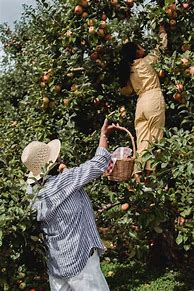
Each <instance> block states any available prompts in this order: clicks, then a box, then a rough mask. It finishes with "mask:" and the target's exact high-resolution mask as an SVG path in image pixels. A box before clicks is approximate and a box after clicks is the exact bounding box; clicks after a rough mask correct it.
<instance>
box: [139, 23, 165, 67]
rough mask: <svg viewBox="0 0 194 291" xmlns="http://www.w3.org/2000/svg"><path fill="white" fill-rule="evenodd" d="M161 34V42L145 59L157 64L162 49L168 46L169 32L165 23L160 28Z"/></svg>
mask: <svg viewBox="0 0 194 291" xmlns="http://www.w3.org/2000/svg"><path fill="white" fill-rule="evenodd" d="M159 36H160V43H159V44H158V45H157V46H156V48H155V49H153V50H152V51H151V52H150V54H148V55H147V56H146V57H145V58H144V59H145V60H146V61H147V62H149V63H150V64H151V65H152V64H155V63H156V62H157V61H158V59H159V57H160V54H161V51H163V50H165V49H166V48H167V44H168V40H167V33H166V30H165V27H164V25H163V24H161V25H160V28H159Z"/></svg>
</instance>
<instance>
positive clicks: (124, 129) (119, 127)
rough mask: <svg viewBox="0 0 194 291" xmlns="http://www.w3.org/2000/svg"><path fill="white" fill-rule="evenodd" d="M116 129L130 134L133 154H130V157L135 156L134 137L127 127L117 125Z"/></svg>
mask: <svg viewBox="0 0 194 291" xmlns="http://www.w3.org/2000/svg"><path fill="white" fill-rule="evenodd" d="M117 129H119V130H122V131H125V132H127V133H128V135H129V136H130V138H131V142H132V147H133V156H132V158H135V157H136V147H135V142H134V137H133V136H132V134H131V133H130V131H129V130H128V129H126V128H125V127H122V126H120V125H117Z"/></svg>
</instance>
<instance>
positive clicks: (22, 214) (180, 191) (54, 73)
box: [0, 0, 194, 290]
mask: <svg viewBox="0 0 194 291" xmlns="http://www.w3.org/2000/svg"><path fill="white" fill-rule="evenodd" d="M183 3H187V4H188V7H186V6H184V5H183ZM79 4H81V5H82V9H83V12H82V13H80V14H77V13H75V7H76V6H77V5H79ZM172 4H173V3H170V1H166V2H165V3H163V1H158V2H148V3H144V2H143V1H141V0H137V1H135V2H132V4H131V2H129V3H127V1H122V0H120V1H118V3H117V1H108V0H107V1H105V0H103V1H97V0H96V1H94V0H91V1H90V2H89V4H88V3H87V1H77V0H75V1H74V0H71V1H63V0H55V1H53V3H52V4H49V3H47V1H46V0H37V5H38V6H37V8H36V9H32V8H30V7H29V8H28V7H26V8H25V17H24V18H23V19H22V20H21V21H20V22H19V23H18V24H16V26H15V28H14V29H13V30H11V29H10V27H8V26H7V25H6V24H5V25H1V28H0V30H1V34H0V35H1V36H0V37H1V41H2V43H3V46H4V51H5V57H4V58H3V60H2V66H3V72H2V73H1V76H0V88H1V93H0V102H1V106H0V113H1V121H0V132H1V135H2V139H1V141H0V145H1V158H0V164H1V167H0V173H1V175H0V188H1V196H0V200H1V201H0V202H1V203H0V249H1V251H0V254H1V259H0V269H1V276H0V286H1V288H3V290H17V288H20V289H24V288H26V286H27V287H30V286H31V285H32V284H35V285H36V284H37V285H38V286H43V287H44V284H46V275H45V269H44V261H43V260H42V257H44V248H43V246H42V236H41V234H40V230H39V225H38V224H37V223H36V219H35V213H32V211H31V210H30V207H29V202H30V200H31V197H30V196H29V195H26V186H25V182H24V179H23V178H24V175H25V174H26V169H25V168H24V166H22V164H21V161H20V156H21V153H22V150H23V148H24V147H25V146H26V144H27V143H29V142H30V141H32V140H35V139H37V140H44V141H45V142H48V141H49V140H50V139H53V138H59V139H60V140H61V141H62V153H63V154H64V159H65V161H66V164H67V165H68V167H71V166H75V165H78V164H80V163H81V162H84V161H85V160H87V159H88V158H90V157H92V155H93V154H94V152H95V149H96V147H97V145H98V136H99V130H100V127H101V125H102V122H103V120H104V118H105V116H106V115H107V114H109V113H110V112H113V111H115V113H114V115H113V117H112V120H113V121H114V122H119V123H120V124H121V125H122V126H124V127H126V128H128V129H129V130H130V131H131V132H132V134H133V135H134V136H135V132H134V126H133V122H134V112H135V104H136V96H131V97H130V99H126V98H125V97H124V96H121V95H120V93H119V85H118V76H117V65H118V62H119V49H120V47H121V45H122V43H123V42H124V41H125V40H126V38H128V39H130V40H137V41H138V42H139V43H141V44H143V45H144V46H145V48H146V50H147V51H149V50H150V49H152V48H154V46H155V45H156V43H157V42H158V28H159V24H160V22H163V23H164V24H165V26H166V30H167V32H168V39H169V45H168V49H167V51H166V52H165V54H163V55H162V56H161V59H160V62H159V63H158V64H157V66H156V70H157V71H158V74H159V76H160V80H161V86H162V90H163V92H164V96H165V100H166V104H167V108H166V132H165V137H164V139H163V140H162V141H161V142H160V143H158V144H155V145H154V146H153V147H152V148H150V150H149V151H148V152H147V154H146V156H145V159H146V158H147V159H148V158H149V159H151V160H153V163H155V165H156V167H157V169H158V170H157V171H156V172H155V173H154V174H153V175H152V176H151V177H150V180H151V183H152V187H153V188H154V191H150V192H145V191H143V189H142V187H141V185H136V184H135V181H133V179H131V180H130V181H129V182H127V183H115V182H111V181H108V180H107V179H106V178H104V177H102V178H101V179H99V180H98V181H95V182H94V183H92V184H90V185H89V186H88V189H87V190H88V192H89V193H90V196H91V199H92V201H93V205H94V209H95V211H96V216H97V220H98V225H99V231H100V232H101V235H102V237H103V239H104V243H105V244H106V246H107V248H108V256H109V257H110V258H113V257H114V258H116V259H117V260H118V261H121V262H122V261H125V260H128V259H131V258H133V259H134V260H135V259H137V260H141V261H142V262H150V263H151V264H157V263H159V262H160V263H161V264H166V263H180V262H182V261H183V260H184V259H185V258H186V259H187V260H188V259H189V260H190V261H191V263H192V260H193V244H194V230H193V213H194V212H193V190H192V189H193V150H192V148H193V101H192V97H193V52H192V49H193V27H192V17H193V16H192V11H193V3H192V2H191V1H184V2H183V1H179V0H178V1H176V8H175V9H174V8H173V6H172ZM185 7H186V8H185ZM169 9H170V10H169ZM173 9H174V10H173ZM170 11H171V12H170ZM84 12H86V13H87V14H85V15H83V13H84ZM105 18H106V19H105ZM171 20H174V21H175V23H174V24H173V25H172V21H171ZM91 27H92V28H91ZM177 84H178V86H177ZM180 84H181V85H183V86H182V87H181V86H180ZM128 144H129V145H130V141H128V138H127V137H126V135H125V134H121V133H117V134H114V135H113V136H112V137H111V138H110V150H113V149H115V148H116V147H117V146H120V145H128ZM132 187H134V188H135V191H131V188H132ZM124 203H128V204H129V206H130V207H129V209H128V211H123V210H122V208H121V205H122V204H124ZM8 270H9V271H8ZM40 282H41V283H40ZM45 286H46V285H45ZM44 288H46V287H44Z"/></svg>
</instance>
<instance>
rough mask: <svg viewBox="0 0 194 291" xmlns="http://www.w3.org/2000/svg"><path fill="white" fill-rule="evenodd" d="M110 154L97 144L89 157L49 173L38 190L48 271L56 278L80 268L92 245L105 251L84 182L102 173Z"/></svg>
mask: <svg viewBox="0 0 194 291" xmlns="http://www.w3.org/2000/svg"><path fill="white" fill-rule="evenodd" d="M110 158H111V156H110V153H109V152H108V151H107V150H106V149H105V148H101V147H98V148H97V150H96V154H95V156H94V157H93V158H92V159H91V160H89V161H87V162H85V163H83V164H81V165H80V166H79V167H75V168H71V169H67V170H65V171H64V172H63V173H61V174H59V175H57V176H52V177H50V178H49V179H48V181H47V182H46V184H45V186H44V188H43V189H41V190H40V192H39V194H38V198H39V199H38V201H37V202H36V203H35V208H36V209H37V219H38V221H41V226H42V230H43V232H44V234H45V244H46V246H47V247H48V272H49V274H51V275H53V276H54V277H56V278H64V279H65V278H71V277H74V276H75V275H76V274H78V273H79V272H81V270H82V269H83V268H84V266H85V265H86V263H87V260H88V258H89V255H90V251H91V249H92V248H97V249H98V250H99V253H100V254H101V253H102V252H103V251H104V246H103V244H102V242H101V239H100V236H99V233H98V231H97V227H96V223H95V217H94V211H93V208H92V205H91V202H90V199H89V197H88V195H87V194H86V192H85V191H84V190H83V186H84V185H86V184H87V183H89V182H91V181H93V180H94V179H96V178H98V177H99V176H101V175H102V173H103V172H104V171H105V170H106V169H107V167H108V163H109V161H110Z"/></svg>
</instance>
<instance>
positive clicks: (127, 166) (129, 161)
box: [104, 126, 136, 182]
mask: <svg viewBox="0 0 194 291" xmlns="http://www.w3.org/2000/svg"><path fill="white" fill-rule="evenodd" d="M118 128H119V129H120V130H123V131H126V132H127V133H128V135H129V137H130V138H131V142H132V147H133V155H132V157H129V158H125V159H122V160H117V161H116V163H115V165H114V168H113V171H112V172H111V173H108V172H105V173H104V176H106V177H107V178H108V180H110V181H117V182H124V181H127V180H129V179H130V178H131V175H132V173H133V168H134V164H135V156H136V148H135V142H134V138H133V136H132V134H131V133H130V132H129V131H128V130H127V129H126V128H125V127H121V126H118Z"/></svg>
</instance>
